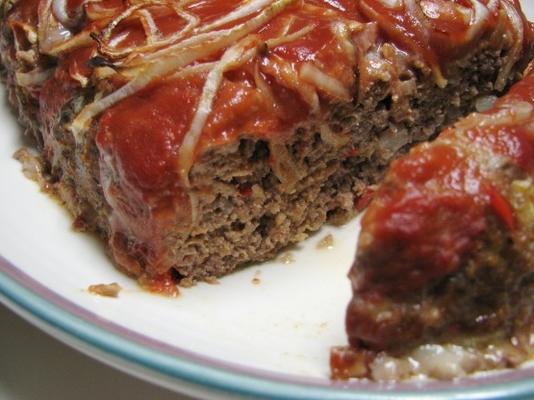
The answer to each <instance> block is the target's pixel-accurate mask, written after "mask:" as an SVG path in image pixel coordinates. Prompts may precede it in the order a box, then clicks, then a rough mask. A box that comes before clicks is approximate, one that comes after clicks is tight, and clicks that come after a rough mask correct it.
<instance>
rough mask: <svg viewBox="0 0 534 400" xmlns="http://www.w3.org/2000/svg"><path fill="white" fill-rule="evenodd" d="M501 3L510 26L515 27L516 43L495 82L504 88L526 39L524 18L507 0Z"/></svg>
mask: <svg viewBox="0 0 534 400" xmlns="http://www.w3.org/2000/svg"><path fill="white" fill-rule="evenodd" d="M501 5H502V8H503V9H504V11H505V13H506V15H507V17H508V20H509V22H510V23H509V26H510V27H511V28H513V29H515V38H514V41H513V42H514V45H513V46H512V48H511V49H510V51H509V52H508V54H507V55H506V58H505V61H504V64H503V66H502V67H501V70H500V71H499V75H498V76H497V81H496V82H495V88H496V89H497V90H503V89H504V88H505V87H506V83H507V82H508V76H509V75H510V72H511V71H512V68H513V67H514V65H515V63H516V62H517V60H519V58H520V57H521V50H522V48H523V42H524V39H525V27H524V26H523V20H522V18H521V16H520V15H519V12H518V11H517V10H516V9H515V7H514V6H512V5H511V4H509V3H508V1H506V0H501Z"/></svg>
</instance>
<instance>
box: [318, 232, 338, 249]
mask: <svg viewBox="0 0 534 400" xmlns="http://www.w3.org/2000/svg"><path fill="white" fill-rule="evenodd" d="M333 247H334V236H332V234H331V233H329V234H328V235H326V236H325V237H324V238H322V239H321V240H319V241H318V242H317V245H316V246H315V248H317V249H318V250H324V249H327V250H331V249H332V248H333Z"/></svg>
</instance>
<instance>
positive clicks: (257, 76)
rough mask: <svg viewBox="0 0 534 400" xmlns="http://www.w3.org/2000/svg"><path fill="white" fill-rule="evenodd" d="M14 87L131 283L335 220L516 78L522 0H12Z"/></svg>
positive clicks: (527, 31) (8, 65)
mask: <svg viewBox="0 0 534 400" xmlns="http://www.w3.org/2000/svg"><path fill="white" fill-rule="evenodd" d="M1 13H2V17H1V20H2V25H1V57H2V64H3V67H4V78H5V81H6V84H7V89H8V95H9V101H10V103H11V104H12V105H13V107H14V109H15V111H16V112H17V113H18V116H19V119H20V121H21V123H22V124H23V125H24V126H25V127H26V130H27V131H28V132H29V133H30V135H32V136H33V137H34V138H35V143H36V145H37V146H38V148H39V149H40V150H41V153H42V159H43V163H44V165H45V171H46V173H47V177H48V179H49V181H50V184H49V186H51V187H53V188H54V189H55V191H56V192H57V193H58V194H59V196H60V197H61V199H62V200H63V201H64V203H65V206H66V207H67V208H68V209H69V210H70V212H71V213H72V214H73V215H74V216H75V217H76V221H77V225H84V226H86V227H87V228H88V229H90V230H93V231H95V232H97V233H98V234H100V235H101V236H102V238H103V239H104V240H106V241H107V243H108V244H109V250H110V254H111V256H112V258H113V260H114V262H115V263H116V265H117V266H118V267H119V268H121V269H122V270H124V271H126V272H127V273H128V274H130V275H132V276H135V277H139V278H141V280H142V281H144V282H147V283H149V284H150V283H151V282H156V283H157V282H160V283H161V282H163V283H169V282H171V283H172V282H173V281H174V280H180V279H188V280H202V279H207V278H210V277H218V276H221V275H223V274H225V273H228V272H229V271H232V270H233V269H235V268H236V267H238V266H240V265H243V264H245V263H249V262H252V261H261V260H266V259H269V258H271V257H273V256H274V255H275V254H276V253H277V251H279V250H280V249H282V248H284V247H285V246H288V245H290V244H291V243H295V242H298V241H300V240H302V239H303V238H305V237H306V235H307V234H308V233H309V232H312V231H315V230H317V229H318V228H319V227H320V226H321V225H323V224H324V223H326V222H330V223H343V222H345V221H347V220H348V219H349V218H351V217H352V216H353V215H354V214H355V208H356V207H355V204H358V200H359V199H360V198H361V197H362V196H365V195H366V191H367V190H368V188H369V186H370V185H372V184H375V183H376V182H377V181H378V180H379V179H380V178H381V176H382V174H383V171H384V168H385V166H386V165H388V163H389V162H390V161H391V160H392V159H393V158H395V157H396V156H397V155H399V154H402V153H403V152H405V151H406V150H407V149H408V148H409V147H410V146H411V145H413V144H414V143H417V142H420V141H425V140H428V139H430V138H432V137H433V136H434V135H435V133H436V132H438V131H440V130H441V129H442V128H443V127H444V126H445V125H447V124H449V123H451V122H452V121H455V120H457V119H458V118H459V117H460V116H462V115H465V114H466V113H468V112H470V111H472V110H473V109H474V106H475V104H476V103H477V101H480V99H481V98H484V97H486V96H490V95H495V94H498V93H500V92H502V91H503V90H504V89H505V88H506V87H507V86H508V85H509V83H510V82H512V81H514V80H516V79H517V78H518V77H519V73H518V71H521V70H522V69H523V68H524V66H525V65H526V60H527V58H528V56H529V54H530V53H531V49H532V38H533V34H532V29H531V26H530V25H529V23H528V22H527V21H526V19H525V17H524V15H523V14H522V12H521V9H520V6H519V3H518V1H517V0H470V1H453V0H421V1H416V0H393V1H391V0H388V1H385V0H361V1H351V0H250V1H240V0H225V1H222V0H203V1H200V0H198V1H195V0H184V1H177V0H176V1H171V0H145V1H134V0H91V1H85V0H82V1H80V0H18V1H11V0H6V1H3V2H2V11H1Z"/></svg>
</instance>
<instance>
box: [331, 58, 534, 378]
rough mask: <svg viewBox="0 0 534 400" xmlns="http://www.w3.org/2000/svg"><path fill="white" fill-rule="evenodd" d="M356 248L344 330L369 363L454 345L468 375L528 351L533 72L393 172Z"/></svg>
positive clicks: (533, 256)
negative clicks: (383, 355) (466, 358)
mask: <svg viewBox="0 0 534 400" xmlns="http://www.w3.org/2000/svg"><path fill="white" fill-rule="evenodd" d="M359 240H360V241H359V245H358V254H357V257H356V260H355V263H354V266H353V268H352V270H351V272H350V278H351V281H352V287H353V290H354V297H353V299H352V300H351V302H350V305H349V307H348V310H347V319H346V321H347V333H348V336H349V342H350V344H351V346H352V347H353V348H354V349H360V350H362V351H363V352H365V353H366V357H367V358H368V359H372V358H373V357H372V356H371V355H372V354H375V355H376V354H378V353H379V352H381V351H386V352H389V353H390V354H393V355H397V356H398V355H402V354H408V356H410V355H411V354H412V353H413V349H414V348H417V346H421V345H423V344H451V343H453V344H461V345H463V346H464V347H466V348H467V349H470V350H469V351H470V352H471V356H472V360H471V365H470V366H465V368H467V370H468V371H469V370H470V371H472V370H477V369H486V368H490V367H494V366H497V367H509V366H515V365H517V364H518V363H519V362H521V361H524V360H525V359H528V357H529V356H531V355H532V354H533V353H534V348H533V345H532V339H531V338H532V332H533V326H534V318H533V317H534V314H533V311H534V247H533V243H534V64H533V65H532V66H531V68H530V69H529V70H527V72H526V73H525V78H524V79H523V80H522V81H520V82H519V83H517V84H516V85H514V86H513V87H512V89H511V91H510V92H509V93H508V94H507V95H506V96H504V97H503V98H501V99H499V100H498V101H497V102H496V104H495V105H494V106H493V107H491V109H489V110H487V111H485V112H482V113H478V114H472V115H470V116H469V117H467V118H466V119H464V120H461V121H460V122H458V123H457V124H456V125H454V127H452V128H449V129H447V130H445V131H444V132H443V133H441V134H440V136H439V137H438V138H437V139H436V140H435V141H434V142H432V143H427V144H423V145H420V146H417V147H415V148H414V149H412V150H411V151H410V153H409V154H408V155H407V156H405V157H402V158H400V159H399V160H396V161H395V162H393V164H392V166H391V169H390V170H389V172H388V173H387V175H386V177H385V180H384V182H383V183H382V186H381V187H380V189H379V190H378V192H377V196H376V198H375V199H374V200H373V202H372V203H371V205H370V206H369V208H368V210H367V212H366V214H365V215H364V217H363V220H362V232H361V234H360V239H359ZM419 351H420V350H419ZM464 351H465V350H464ZM444 352H446V351H444ZM486 353H487V354H486ZM338 355H339V354H338ZM433 357H434V358H435V359H436V360H435V361H434V364H439V363H443V361H440V354H439V352H435V354H434V355H433ZM356 358H357V357H356ZM338 361H339V360H338ZM380 368H382V369H383V365H382V366H377V365H376V363H375V365H374V369H375V370H376V369H380ZM349 369H350V368H349ZM459 370H460V368H459ZM360 371H364V375H365V374H367V373H369V374H371V375H372V374H373V368H370V367H365V368H361V369H360ZM430 372H431V371H430ZM447 377H449V378H452V377H454V376H447Z"/></svg>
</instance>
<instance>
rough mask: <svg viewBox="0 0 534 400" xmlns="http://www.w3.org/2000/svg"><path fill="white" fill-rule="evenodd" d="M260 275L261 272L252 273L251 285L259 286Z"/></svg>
mask: <svg viewBox="0 0 534 400" xmlns="http://www.w3.org/2000/svg"><path fill="white" fill-rule="evenodd" d="M260 275H261V271H256V272H255V273H254V276H253V277H252V281H251V282H252V284H253V285H259V284H260V283H261V279H260Z"/></svg>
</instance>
